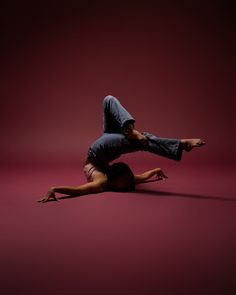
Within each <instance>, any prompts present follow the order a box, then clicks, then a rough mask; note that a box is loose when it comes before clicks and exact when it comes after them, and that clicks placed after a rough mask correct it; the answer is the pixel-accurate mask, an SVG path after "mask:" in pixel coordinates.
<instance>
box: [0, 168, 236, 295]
mask: <svg viewBox="0 0 236 295" xmlns="http://www.w3.org/2000/svg"><path fill="white" fill-rule="evenodd" d="M143 166H145V165H143ZM149 166H150V165H149ZM136 168H137V170H138V171H141V170H142V165H141V164H140V165H139V166H138V167H136ZM143 168H146V166H145V167H143ZM164 170H166V171H168V173H167V172H166V173H167V174H168V175H169V179H168V180H166V181H165V182H159V183H151V184H145V185H142V186H140V187H139V190H138V191H137V192H136V193H125V194H124V193H102V194H98V195H90V196H83V197H79V198H73V199H67V200H61V201H60V202H58V203H56V202H50V203H47V204H40V203H37V202H36V200H37V199H38V198H39V197H40V195H41V194H42V193H44V192H46V190H47V188H48V187H50V186H51V185H64V184H68V185H75V184H78V183H80V182H81V179H82V180H84V179H85V178H84V176H83V175H82V170H81V169H80V167H74V166H70V165H67V166H66V167H63V166H62V167H58V166H57V167H56V166H53V165H52V166H47V167H46V166H41V167H40V168H39V167H36V166H32V167H24V168H23V167H14V168H13V167H12V168H11V169H6V170H3V171H2V176H1V179H2V187H3V190H2V199H1V209H0V210H1V254H0V255H1V269H2V270H1V290H2V291H1V294H4V295H7V294H44V295H45V294H58V295H59V294H69V295H70V294H80V295H85V294H86V295H87V294H89V295H90V294H91V295H97V294H101V295H106V294H115V295H116V294H119V295H121V294H122V295H129V294H148V295H149V294H199V295H200V294H201V295H203V294H204V295H205V294H206V295H208V294H236V293H235V291H236V288H235V274H236V273H235V265H236V258H235V246H236V243H235V242H236V239H235V232H236V231H235V229H236V214H235V213H236V189H235V186H234V183H235V179H236V178H235V172H234V171H233V169H232V168H230V167H223V168H222V169H215V168H214V167H205V166H204V167H203V166H199V165H195V166H194V167H193V166H190V165H183V164H181V165H179V166H178V165H175V164H173V165H172V164H170V166H168V165H166V169H164Z"/></svg>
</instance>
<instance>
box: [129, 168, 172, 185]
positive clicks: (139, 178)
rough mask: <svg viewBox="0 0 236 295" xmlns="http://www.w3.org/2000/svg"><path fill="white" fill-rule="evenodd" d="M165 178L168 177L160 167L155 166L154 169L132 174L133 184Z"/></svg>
mask: <svg viewBox="0 0 236 295" xmlns="http://www.w3.org/2000/svg"><path fill="white" fill-rule="evenodd" d="M154 176H155V177H154ZM166 178H168V177H167V176H166V175H165V174H164V172H163V171H162V169H161V168H155V169H152V170H149V171H146V172H144V173H142V174H139V175H135V176H134V180H135V184H140V183H145V182H151V181H157V180H165V179H166Z"/></svg>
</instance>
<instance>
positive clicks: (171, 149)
mask: <svg viewBox="0 0 236 295" xmlns="http://www.w3.org/2000/svg"><path fill="white" fill-rule="evenodd" d="M143 134H144V135H145V136H146V138H147V139H148V144H147V145H146V146H145V151H148V152H150V153H154V154H157V155H160V156H163V157H165V158H169V159H172V160H175V161H180V160H181V158H182V152H183V146H182V143H181V140H180V139H174V138H163V137H157V136H155V135H153V134H151V133H149V132H143Z"/></svg>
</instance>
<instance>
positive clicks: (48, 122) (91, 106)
mask: <svg viewBox="0 0 236 295" xmlns="http://www.w3.org/2000/svg"><path fill="white" fill-rule="evenodd" d="M66 3H67V4H65V5H61V4H60V5H59V6H58V3H57V4H56V3H55V4H48V3H42V2H41V1H40V2H39V1H36V2H35V1H33V2H32V1H31V2H29V3H27V2H23V3H22V2H21V3H20V4H19V5H16V4H14V3H12V2H11V4H8V5H7V7H5V8H4V9H3V10H2V12H1V13H2V19H3V26H2V28H3V34H2V36H3V37H2V41H3V43H2V46H1V51H2V53H1V54H2V57H3V59H2V64H1V69H2V85H3V89H2V95H1V97H2V100H1V110H2V111H3V113H2V115H1V129H2V140H1V154H2V156H3V162H9V161H11V162H22V161H24V162H25V161H27V162H30V161H34V162H37V161H58V158H60V160H61V161H64V160H65V161H74V160H76V159H78V158H80V157H81V156H84V154H85V153H86V150H87V146H88V145H89V144H90V143H91V142H92V141H93V140H94V139H95V138H96V137H97V136H99V135H100V133H101V131H102V126H101V111H102V109H101V102H102V99H103V97H104V96H105V95H107V94H113V95H114V96H116V97H118V98H119V99H120V100H121V101H122V103H123V104H124V105H125V106H126V107H127V108H128V109H129V110H130V112H131V113H132V114H133V115H134V116H135V117H136V119H137V127H138V128H139V129H140V130H149V131H152V132H153V133H156V134H157V135H160V136H168V137H183V138H186V137H192V136H197V137H199V136H201V137H203V138H205V139H206V141H207V143H208V145H207V147H206V149H205V154H204V157H202V158H201V159H200V160H202V161H207V160H208V161H212V162H216V163H218V161H219V159H220V161H222V162H227V163H230V162H231V161H233V160H235V156H233V152H234V148H235V139H234V138H232V135H233V133H234V131H233V121H234V113H235V109H234V101H233V94H234V93H233V86H232V84H233V73H232V69H233V54H234V48H233V36H234V32H235V26H234V24H235V22H234V20H233V14H232V13H231V7H229V6H227V1H226V2H225V1H192V3H191V1H182V2H181V3H182V4H180V3H179V1H176V3H175V4H173V3H171V2H170V1H159V3H155V1H153V2H150V1H149V2H148V1H143V3H142V4H140V3H141V2H139V4H138V3H136V2H135V1H133V2H130V1H129V2H127V1H125V2H122V1H92V2H89V1H88V2H87V3H86V1H84V3H83V4H76V5H75V4H72V3H69V2H66ZM197 157H199V156H198V155H197V156H196V158H195V159H198V160H199V158H197Z"/></svg>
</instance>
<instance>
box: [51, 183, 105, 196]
mask: <svg viewBox="0 0 236 295" xmlns="http://www.w3.org/2000/svg"><path fill="white" fill-rule="evenodd" d="M51 190H52V191H53V192H55V193H60V194H65V195H70V196H82V195H86V194H93V193H97V192H98V191H99V188H98V186H96V185H94V184H93V183H91V182H90V183H86V184H82V185H80V186H54V187H52V188H51Z"/></svg>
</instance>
